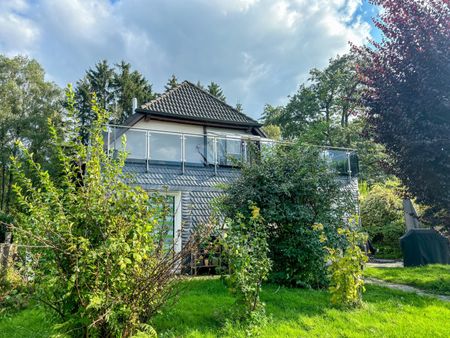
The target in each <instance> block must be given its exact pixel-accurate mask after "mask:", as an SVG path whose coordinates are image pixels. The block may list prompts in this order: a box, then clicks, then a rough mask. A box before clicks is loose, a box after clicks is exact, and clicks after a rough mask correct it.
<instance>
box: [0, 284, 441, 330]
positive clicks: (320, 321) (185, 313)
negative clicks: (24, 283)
mask: <svg viewBox="0 0 450 338" xmlns="http://www.w3.org/2000/svg"><path fill="white" fill-rule="evenodd" d="M186 286H187V289H186V291H185V293H184V294H183V295H182V296H181V297H180V299H179V302H178V303H177V304H176V305H175V306H174V307H172V308H170V309H166V310H165V311H162V313H161V314H160V315H158V316H157V317H156V318H155V319H154V321H153V325H154V327H155V328H156V330H157V331H158V332H159V334H160V336H161V337H219V336H228V337H244V336H245V333H244V330H243V329H242V328H240V327H238V326H236V325H228V326H226V328H224V326H223V323H224V320H225V318H227V313H228V311H229V310H230V309H231V308H232V306H233V298H231V297H230V296H229V294H228V292H227V290H226V288H225V287H224V285H223V284H222V282H221V281H220V280H219V279H211V278H209V279H194V280H190V281H188V282H186ZM262 298H263V300H264V302H266V304H267V312H268V314H269V315H270V317H271V320H270V323H269V324H268V325H267V326H266V327H265V328H263V329H262V330H261V336H262V337H426V336H433V337H448V333H449V332H450V321H449V320H448V318H450V303H444V302H442V301H439V300H435V299H431V298H428V297H419V296H416V295H414V294H408V293H403V292H400V291H393V290H389V289H386V288H382V287H376V286H368V287H367V292H366V294H365V306H364V307H363V308H361V309H358V310H351V311H342V310H338V309H335V308H333V307H332V306H330V302H329V294H328V293H327V292H324V291H322V292H320V291H312V290H298V289H287V288H278V287H277V286H271V285H269V286H265V287H264V292H263V294H262ZM49 327H50V325H49V322H48V319H47V318H46V316H45V315H44V314H43V312H42V311H40V310H38V309H37V308H35V309H27V310H24V311H22V312H20V313H18V314H16V315H14V316H6V317H5V316H4V317H3V318H0V337H45V336H46V335H47V334H49V333H50V329H49ZM31 333H32V334H31Z"/></svg>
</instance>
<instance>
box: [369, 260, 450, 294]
mask: <svg viewBox="0 0 450 338" xmlns="http://www.w3.org/2000/svg"><path fill="white" fill-rule="evenodd" d="M364 274H365V276H367V277H373V278H378V279H383V280H385V281H388V282H392V283H398V284H407V285H411V286H415V287H417V288H419V289H423V290H427V291H430V292H433V293H437V294H442V295H450V265H427V266H421V267H412V268H367V269H366V270H365V272H364Z"/></svg>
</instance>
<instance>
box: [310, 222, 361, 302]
mask: <svg viewBox="0 0 450 338" xmlns="http://www.w3.org/2000/svg"><path fill="white" fill-rule="evenodd" d="M315 229H317V230H320V231H322V230H323V226H322V225H321V224H318V225H316V226H315ZM338 234H339V235H340V236H342V237H343V238H344V239H345V241H346V243H347V245H346V247H345V248H344V249H342V248H331V247H327V250H328V253H329V255H328V257H327V260H328V262H329V266H328V271H329V274H330V287H329V290H330V293H331V302H332V303H333V304H335V305H339V306H344V307H358V306H360V305H361V304H362V293H363V292H364V290H365V289H364V279H363V268H364V264H365V263H366V262H367V256H366V254H365V252H363V251H362V250H361V248H360V247H359V245H361V244H364V243H365V241H366V240H367V236H366V235H365V234H363V233H360V232H358V231H354V230H350V229H348V228H340V229H338ZM325 240H326V238H325V236H324V235H322V241H323V242H325Z"/></svg>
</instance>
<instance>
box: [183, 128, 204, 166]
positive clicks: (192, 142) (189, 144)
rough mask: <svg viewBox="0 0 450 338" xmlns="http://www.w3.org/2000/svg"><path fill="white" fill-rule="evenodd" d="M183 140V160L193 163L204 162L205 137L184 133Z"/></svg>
mask: <svg viewBox="0 0 450 338" xmlns="http://www.w3.org/2000/svg"><path fill="white" fill-rule="evenodd" d="M184 140H185V143H184V151H185V161H186V162H188V163H194V164H203V163H205V162H206V157H205V138H204V137H203V136H189V135H186V136H185V138H184Z"/></svg>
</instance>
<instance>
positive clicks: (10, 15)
mask: <svg viewBox="0 0 450 338" xmlns="http://www.w3.org/2000/svg"><path fill="white" fill-rule="evenodd" d="M360 4H361V0H314V1H312V0H292V1H288V0H272V1H270V0H227V1H222V0H191V1H164V0H153V1H151V2H150V1H147V0H121V1H115V2H112V1H110V0H58V1H52V0H30V2H26V1H25V0H22V1H21V0H11V1H6V2H1V4H0V52H3V53H7V54H8V55H12V54H15V53H19V52H20V53H28V54H30V55H31V56H33V57H35V58H37V59H38V60H39V61H40V62H41V63H42V64H43V66H44V68H45V69H46V71H47V72H48V73H49V76H50V78H52V79H54V80H55V81H56V82H58V83H59V84H61V85H64V84H65V83H67V82H74V81H76V80H77V79H79V78H80V77H81V76H82V75H83V73H84V71H85V70H86V69H87V68H89V67H91V66H93V65H94V64H95V62H97V61H98V60H100V59H107V60H109V61H110V62H111V63H113V62H118V61H120V60H121V59H125V60H126V61H128V62H130V63H131V64H132V65H133V66H134V67H135V68H137V69H138V70H140V71H141V72H142V73H144V75H145V76H146V77H147V78H148V79H149V80H150V81H151V82H152V83H154V85H155V88H156V89H159V90H161V89H162V88H163V86H164V83H165V82H166V80H167V78H168V77H169V76H170V75H171V74H172V73H174V74H176V75H177V76H178V78H179V79H180V80H182V79H188V80H191V81H194V82H196V81H197V80H200V81H202V82H203V83H207V82H209V81H215V82H218V83H220V84H221V85H222V87H223V88H224V92H225V94H226V95H227V97H228V101H229V103H231V104H235V103H236V102H237V101H240V102H241V103H242V104H243V106H244V109H246V111H247V112H248V113H249V114H250V115H252V116H254V117H258V116H259V115H260V113H261V111H262V108H263V106H264V104H265V103H273V104H278V103H280V102H282V101H283V100H285V98H286V96H287V95H288V94H291V93H292V92H293V91H295V89H296V88H297V86H298V84H299V81H304V80H305V79H306V78H307V73H308V70H309V69H310V68H312V67H323V66H324V65H326V63H327V61H328V59H329V58H330V57H333V56H335V55H336V54H337V53H341V54H342V53H344V52H346V51H347V50H348V48H349V47H348V44H347V42H348V41H352V42H354V43H357V44H358V43H362V42H363V41H364V39H365V38H366V37H367V36H368V34H369V31H370V27H369V25H368V24H367V23H366V22H364V21H362V20H361V19H360V18H358V17H357V14H356V13H357V10H358V8H359V6H360Z"/></svg>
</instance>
